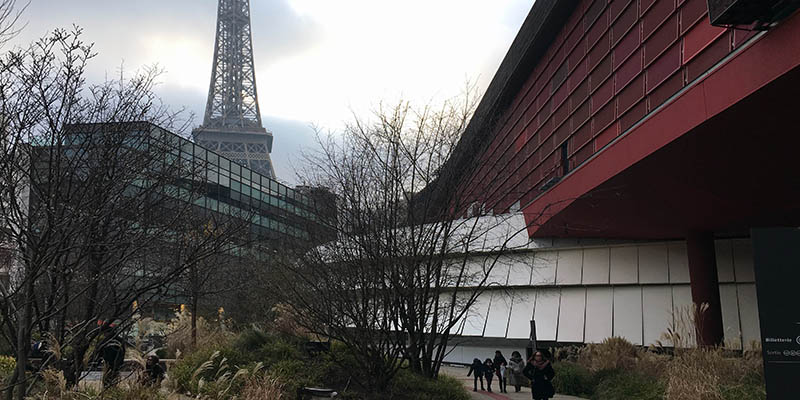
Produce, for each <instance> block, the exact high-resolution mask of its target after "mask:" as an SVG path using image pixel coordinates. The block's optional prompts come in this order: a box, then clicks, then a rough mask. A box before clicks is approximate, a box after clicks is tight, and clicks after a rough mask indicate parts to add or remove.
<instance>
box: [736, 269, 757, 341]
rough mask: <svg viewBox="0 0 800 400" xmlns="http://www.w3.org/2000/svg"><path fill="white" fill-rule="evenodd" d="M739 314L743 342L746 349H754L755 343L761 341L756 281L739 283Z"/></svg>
mask: <svg viewBox="0 0 800 400" xmlns="http://www.w3.org/2000/svg"><path fill="white" fill-rule="evenodd" d="M736 286H737V288H736V289H737V291H738V293H739V315H740V316H741V324H742V344H743V345H744V348H745V349H752V348H753V346H752V344H753V343H756V344H757V345H760V343H761V324H760V323H759V322H758V299H757V298H756V285H755V284H754V283H746V284H739V285H736Z"/></svg>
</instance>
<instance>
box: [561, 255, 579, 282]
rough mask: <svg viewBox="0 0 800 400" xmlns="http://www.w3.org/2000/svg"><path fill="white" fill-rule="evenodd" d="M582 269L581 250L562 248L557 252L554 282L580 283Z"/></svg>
mask: <svg viewBox="0 0 800 400" xmlns="http://www.w3.org/2000/svg"><path fill="white" fill-rule="evenodd" d="M582 269H583V250H562V251H559V252H558V265H556V284H558V285H578V284H580V283H581V273H582V271H581V270H582Z"/></svg>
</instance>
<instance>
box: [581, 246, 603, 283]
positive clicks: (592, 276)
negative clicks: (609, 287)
mask: <svg viewBox="0 0 800 400" xmlns="http://www.w3.org/2000/svg"><path fill="white" fill-rule="evenodd" d="M608 258H609V256H608V248H607V247H605V248H599V249H584V250H583V284H584V285H596V284H604V283H606V284H607V283H608Z"/></svg>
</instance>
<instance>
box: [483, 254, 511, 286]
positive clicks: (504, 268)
mask: <svg viewBox="0 0 800 400" xmlns="http://www.w3.org/2000/svg"><path fill="white" fill-rule="evenodd" d="M511 262H512V260H511V259H510V258H509V257H507V256H497V257H489V258H487V259H486V264H485V269H486V271H488V272H489V276H488V277H487V278H486V286H490V285H500V286H505V285H506V284H507V283H508V271H509V270H510V269H511Z"/></svg>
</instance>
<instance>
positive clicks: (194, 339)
mask: <svg viewBox="0 0 800 400" xmlns="http://www.w3.org/2000/svg"><path fill="white" fill-rule="evenodd" d="M197 303H199V301H198V299H197V293H192V348H195V347H197Z"/></svg>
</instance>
